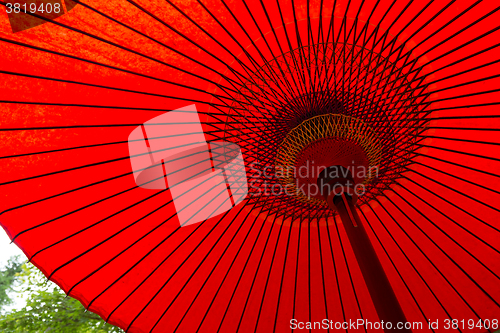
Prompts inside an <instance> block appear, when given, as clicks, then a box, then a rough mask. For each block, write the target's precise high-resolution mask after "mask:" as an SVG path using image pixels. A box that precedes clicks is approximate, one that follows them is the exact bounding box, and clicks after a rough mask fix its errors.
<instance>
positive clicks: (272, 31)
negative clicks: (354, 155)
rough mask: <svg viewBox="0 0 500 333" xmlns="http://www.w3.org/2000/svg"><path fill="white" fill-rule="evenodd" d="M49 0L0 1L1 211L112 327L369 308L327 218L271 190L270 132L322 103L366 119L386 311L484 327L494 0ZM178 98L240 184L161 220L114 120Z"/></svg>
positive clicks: (14, 234) (340, 318)
mask: <svg viewBox="0 0 500 333" xmlns="http://www.w3.org/2000/svg"><path fill="white" fill-rule="evenodd" d="M0 3H1V4H2V5H3V6H7V5H6V3H5V2H0ZM63 9H64V15H61V16H59V17H56V16H52V17H50V16H47V15H44V14H40V13H26V14H24V13H21V14H19V15H21V16H22V18H23V20H24V21H22V20H21V21H16V20H10V19H9V18H12V16H8V15H3V16H1V18H0V24H1V25H0V48H1V53H2V54H4V57H3V59H2V62H1V64H0V78H1V81H2V83H3V84H2V86H1V97H0V103H1V104H0V105H1V107H0V119H1V121H0V137H1V139H2V142H3V145H2V150H1V153H0V195H1V201H0V202H1V203H0V224H1V225H2V227H3V228H4V229H5V230H6V231H7V233H8V234H9V236H10V237H11V239H12V240H13V241H14V242H15V243H16V244H17V245H18V246H19V247H20V248H21V249H23V251H24V252H25V253H26V255H27V256H28V258H29V259H30V261H32V262H33V263H34V264H35V265H36V266H37V267H39V268H40V269H41V270H42V271H43V272H44V274H45V275H46V276H47V277H48V278H50V279H51V280H52V281H54V282H56V283H57V284H58V285H59V286H60V287H61V288H62V289H64V291H65V292H66V293H67V294H68V295H70V296H72V297H75V298H77V299H78V300H80V301H81V302H82V303H83V304H84V305H85V307H86V308H87V309H88V310H89V311H93V312H96V313H98V314H99V315H100V316H101V317H102V318H104V319H105V320H106V321H108V322H110V323H112V324H114V325H118V326H120V327H121V328H123V329H125V330H127V331H128V332H215V331H217V332H236V331H242V332H243V331H244V332H246V331H248V332H250V331H252V332H253V331H259V332H273V331H276V332H286V331H290V330H291V329H290V320H291V319H292V318H296V319H297V321H300V322H306V321H316V322H320V321H322V320H323V319H324V318H328V319H329V320H332V321H333V322H334V323H335V322H344V321H349V320H350V319H351V320H357V319H359V318H363V319H366V320H369V321H371V322H376V321H377V320H378V317H377V314H376V311H375V309H374V307H373V305H372V303H371V300H370V297H369V294H368V291H367V289H366V286H365V283H364V281H363V277H362V276H361V273H360V271H359V268H358V266H357V263H356V260H355V258H354V255H353V253H352V250H351V248H350V244H349V241H348V239H347V235H346V234H345V231H344V229H343V226H342V224H341V222H340V219H339V217H338V216H337V215H336V214H335V213H332V212H331V211H330V210H329V209H327V207H326V206H325V205H315V204H312V203H311V202H309V201H307V200H299V199H298V198H297V197H296V196H290V195H288V194H287V193H285V192H284V191H283V190H282V185H283V182H282V180H280V179H279V177H277V176H276V174H275V171H276V169H275V168H276V165H277V158H278V152H279V151H280V149H282V147H283V146H284V142H286V138H287V136H288V135H289V134H290V132H291V131H292V130H293V129H295V128H297V126H299V125H300V124H302V123H303V122H304V121H307V120H309V119H311V118H313V117H321V116H324V115H327V114H332V115H337V116H336V117H341V118H342V119H355V120H356V121H357V122H359V123H360V124H365V125H363V126H367V128H368V127H369V129H370V131H372V132H373V133H374V134H373V137H374V138H375V139H376V140H375V139H373V142H376V151H377V154H379V155H377V158H378V159H377V161H380V162H379V168H378V174H377V176H376V177H375V178H374V179H373V180H371V181H370V182H367V186H366V192H365V193H364V195H362V196H360V197H359V200H358V202H357V205H358V210H359V215H360V217H361V219H362V220H363V222H364V223H365V225H366V229H367V231H368V233H369V236H370V238H371V240H372V242H373V244H374V246H375V248H376V251H377V254H378V256H379V257H380V259H381V261H382V265H383V266H384V269H385V271H386V273H387V275H388V277H389V280H390V282H391V284H392V285H393V288H394V290H395V293H396V295H397V297H398V299H399V300H400V302H401V305H402V307H403V310H404V312H405V315H406V317H407V319H408V320H409V321H411V322H422V323H423V328H422V329H423V330H424V331H436V332H437V331H441V330H442V328H443V326H440V329H432V328H429V327H428V325H427V320H432V321H435V320H438V319H439V321H440V322H441V323H443V322H444V320H446V319H458V320H459V321H460V320H462V319H464V320H465V326H464V327H459V328H458V330H459V331H460V332H466V331H474V332H484V331H490V332H493V331H495V330H497V329H500V327H497V328H496V329H495V328H494V326H491V323H492V321H493V320H495V319H496V320H497V323H498V320H499V319H500V250H499V244H500V222H499V221H500V205H499V202H500V192H499V188H500V178H499V174H500V158H499V157H500V154H499V153H500V139H499V138H500V137H499V136H498V131H499V129H500V113H499V111H498V107H499V104H500V98H499V96H500V95H499V93H500V60H499V59H498V47H499V46H500V43H499V42H498V40H499V38H500V32H499V30H500V26H499V24H498V22H500V11H499V9H500V6H498V4H496V3H495V2H494V1H477V2H471V1H447V2H443V1H392V0H388V1H385V0H382V1H380V0H379V1H376V0H363V1H357V0H356V1H355V0H351V1H343V0H318V1H312V0H300V1H299V0H292V1H291V2H290V1H281V0H272V1H246V0H231V1H230V0H213V1H206V0H197V1H195V0H192V1H191V0H190V1H181V0H175V1H174V0H166V1H160V2H157V1H142V0H141V1H137V2H136V1H132V0H129V1H125V0H123V1H118V2H117V1H113V2H110V1H107V2H104V1H89V0H85V1H79V0H72V1H64V3H63ZM9 15H10V14H9ZM35 19H36V20H42V21H43V22H42V21H37V22H38V23H37V24H38V25H34V24H32V25H30V26H29V27H28V23H26V24H27V26H18V25H17V26H15V24H19V22H28V21H29V22H32V21H33V20H35ZM30 20H31V21H30ZM16 22H17V23H16ZM13 31H16V32H15V33H14V32H13ZM189 104H196V107H197V109H198V113H199V115H200V120H201V122H202V125H203V130H204V133H205V136H206V138H207V140H208V141H229V142H233V143H237V144H238V145H239V146H240V147H241V150H242V153H243V158H244V160H245V163H246V174H247V180H248V186H249V194H248V197H247V199H246V200H245V201H244V202H242V203H240V204H239V205H237V206H236V207H235V208H233V209H232V210H230V211H228V212H226V213H224V214H222V215H219V216H217V217H213V218H211V219H209V220H207V221H205V222H203V223H198V224H193V225H189V226H183V227H181V226H180V225H179V221H178V219H177V216H176V211H175V207H174V203H173V199H172V196H171V194H170V189H166V190H145V189H143V188H141V187H140V186H138V185H137V184H136V183H135V181H134V177H133V172H132V169H131V164H130V159H134V158H140V156H138V155H132V156H130V155H129V150H128V146H127V143H128V140H127V138H128V135H129V134H130V132H131V131H132V130H133V129H134V128H136V127H137V126H140V125H141V124H143V123H145V122H146V121H147V120H149V119H151V118H154V117H155V116H157V115H160V114H162V113H164V112H168V111H170V110H175V109H178V108H181V107H184V106H186V105H189ZM332 117H333V116H332ZM176 125H182V124H180V123H179V124H176ZM372 132H370V133H372ZM351 134H352V133H351ZM351 134H349V135H351ZM177 136H178V135H173V134H171V133H168V132H165V133H164V134H163V135H161V136H157V137H151V138H148V139H149V140H160V139H166V138H168V139H169V140H174V141H175V140H176V138H177ZM345 138H349V139H351V137H349V136H348V134H347V133H346V134H345ZM332 142H334V143H332ZM332 142H330V143H329V145H331V146H328V145H326V146H325V147H327V148H328V147H333V146H342V145H344V144H345V146H342V147H340V148H338V149H339V151H346V150H349V149H351V148H349V147H350V146H349V145H350V144H351V143H342V142H341V140H337V141H332ZM346 142H347V141H346ZM372 146H373V145H372ZM323 148H324V147H323ZM372 148H373V147H372ZM314 149H315V148H314V147H313V148H310V149H309V151H312V150H314ZM318 149H319V148H318ZM342 149H343V150H342ZM363 149H365V147H363ZM366 149H368V148H366ZM329 150H330V148H328V149H326V148H325V149H324V154H325V155H326V154H328V152H329ZM282 152H283V151H282ZM285 153H290V154H291V152H288V151H286V152H285ZM339 154H340V153H339ZM299 155H300V154H298V155H297V156H298V157H296V158H297V161H300V158H301V157H300V156H299ZM294 156H295V155H294ZM359 156H360V157H359V159H360V160H362V159H363V158H366V157H363V156H361V155H359ZM370 156H371V155H370ZM304 158H305V157H303V156H302V159H304ZM278 160H279V159H278ZM371 161H372V160H370V163H371ZM297 163H299V162H297ZM367 163H368V162H367ZM299 164H300V163H299ZM201 192H202V190H201V189H200V188H193V189H191V190H190V191H188V192H186V193H185V194H184V195H186V196H189V197H190V198H192V199H193V201H194V200H195V199H196V198H198V197H200V196H203V193H201ZM213 209H214V211H216V210H217V209H218V207H213ZM469 319H470V320H473V321H474V322H475V323H476V324H477V323H478V321H480V320H483V321H484V322H483V327H482V328H480V327H476V325H475V326H474V327H472V329H469V328H470V327H469V326H468V324H467V322H468V320H469ZM486 322H489V323H490V327H489V328H488V327H485V326H484V323H486ZM333 330H334V329H331V331H333ZM344 330H345V331H353V330H351V329H344ZM360 331H371V330H370V329H368V330H366V329H361V330H360Z"/></svg>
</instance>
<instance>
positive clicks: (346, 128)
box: [275, 114, 382, 207]
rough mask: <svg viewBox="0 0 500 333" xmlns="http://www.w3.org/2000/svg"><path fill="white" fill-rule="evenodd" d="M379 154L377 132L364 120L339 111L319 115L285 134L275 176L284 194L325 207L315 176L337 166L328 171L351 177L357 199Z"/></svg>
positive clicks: (370, 177) (372, 173) (375, 167)
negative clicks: (333, 167) (337, 112)
mask: <svg viewBox="0 0 500 333" xmlns="http://www.w3.org/2000/svg"><path fill="white" fill-rule="evenodd" d="M381 156H382V146H381V143H380V140H379V138H378V136H377V134H376V133H375V131H373V130H372V128H371V127H370V126H369V125H367V124H366V123H364V122H363V121H361V120H359V119H357V118H354V117H350V116H346V115H342V114H325V115H319V116H315V117H312V118H310V119H307V120H305V121H303V122H302V123H300V124H299V125H298V126H296V127H295V128H293V129H292V130H291V131H290V132H289V133H288V134H287V136H286V137H285V139H284V140H283V142H282V143H281V145H280V147H279V150H278V153H277V155H276V161H275V168H276V176H277V178H278V180H279V181H280V183H281V184H282V186H283V187H284V188H285V189H287V191H286V192H287V194H289V195H293V196H295V197H296V198H297V199H298V200H299V201H302V202H306V203H309V204H313V205H316V206H323V207H327V206H328V205H327V202H326V201H325V197H324V196H323V195H322V190H321V188H320V187H319V186H318V177H319V176H320V174H321V173H322V172H323V171H324V170H325V169H327V168H329V167H331V166H339V167H340V168H337V169H335V170H331V171H332V172H334V171H338V173H339V174H338V177H340V178H342V177H343V178H346V177H349V178H350V179H351V181H352V186H350V187H351V188H350V190H349V191H351V194H352V195H354V196H355V197H356V198H357V196H359V195H362V193H363V192H364V188H365V186H366V185H367V184H369V183H370V182H371V181H372V180H373V179H374V178H375V177H376V175H377V172H378V165H379V164H380V160H381ZM347 174H348V175H349V176H347ZM332 177H333V176H332Z"/></svg>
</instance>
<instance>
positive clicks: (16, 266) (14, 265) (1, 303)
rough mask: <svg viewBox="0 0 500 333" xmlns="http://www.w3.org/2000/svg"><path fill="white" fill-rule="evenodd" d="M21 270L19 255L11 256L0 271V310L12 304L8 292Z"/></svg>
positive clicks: (10, 290)
mask: <svg viewBox="0 0 500 333" xmlns="http://www.w3.org/2000/svg"><path fill="white" fill-rule="evenodd" d="M21 271H22V261H21V258H20V257H19V256H16V257H12V258H10V259H9V261H7V265H6V266H5V268H4V269H2V270H1V271H0V310H1V309H2V308H4V307H5V306H6V305H10V304H12V300H11V299H10V297H9V292H12V291H13V289H12V287H13V285H14V283H15V281H16V277H17V275H19V273H21Z"/></svg>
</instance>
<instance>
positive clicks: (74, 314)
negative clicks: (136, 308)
mask: <svg viewBox="0 0 500 333" xmlns="http://www.w3.org/2000/svg"><path fill="white" fill-rule="evenodd" d="M20 267H21V269H19V272H18V273H17V279H18V280H19V283H20V290H19V291H17V292H18V293H22V294H23V295H24V296H25V297H26V305H25V306H24V307H23V308H21V309H18V310H12V311H10V312H7V313H5V314H3V315H0V332H2V333H46V332H51V333H68V332H72V333H91V332H95V333H111V332H123V331H122V330H120V329H119V328H117V327H114V326H112V325H109V324H106V323H105V322H104V321H103V320H102V319H101V318H100V317H99V316H98V315H96V314H94V313H92V312H86V311H85V309H84V307H83V306H82V305H81V304H80V302H78V301H77V300H75V299H73V298H71V297H66V295H65V294H64V292H63V291H62V290H61V289H60V288H59V287H57V286H56V285H55V284H53V283H52V282H50V281H47V280H46V279H45V277H44V276H43V274H42V273H41V272H40V271H39V270H38V269H37V268H36V267H34V266H33V265H32V264H30V263H24V264H20ZM8 269H9V268H8ZM11 270H12V268H11Z"/></svg>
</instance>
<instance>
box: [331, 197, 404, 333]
mask: <svg viewBox="0 0 500 333" xmlns="http://www.w3.org/2000/svg"><path fill="white" fill-rule="evenodd" d="M332 199H333V200H328V204H329V205H330V207H331V208H332V209H335V210H336V211H337V212H338V213H339V215H340V218H341V220H342V224H343V225H344V228H345V231H346V233H347V237H348V238H349V242H350V243H351V247H352V250H353V252H354V255H355V256H356V260H357V262H358V265H359V268H360V270H361V273H362V274H363V278H364V280H365V283H366V286H367V287H368V291H369V292H370V296H371V298H372V301H373V304H374V305H375V309H376V310H377V314H378V316H379V319H380V320H381V321H384V323H386V322H391V323H392V327H393V329H392V330H388V329H385V331H386V332H389V331H394V330H398V331H407V332H411V330H409V329H396V325H397V323H400V322H401V323H403V325H404V323H406V317H405V315H404V313H403V310H402V309H401V305H400V304H399V302H398V299H397V297H396V295H395V294H394V290H393V289H392V287H391V283H390V282H389V279H388V278H387V275H386V274H385V272H384V269H383V267H382V264H381V263H380V260H379V258H378V256H377V253H376V252H375V249H374V248H373V245H372V243H371V241H370V238H369V237H368V234H367V233H366V230H365V228H364V226H363V223H361V219H360V218H359V215H358V213H357V212H356V209H355V207H354V204H353V203H352V199H351V198H350V197H349V196H347V195H345V194H342V195H338V196H336V197H335V198H332Z"/></svg>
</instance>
